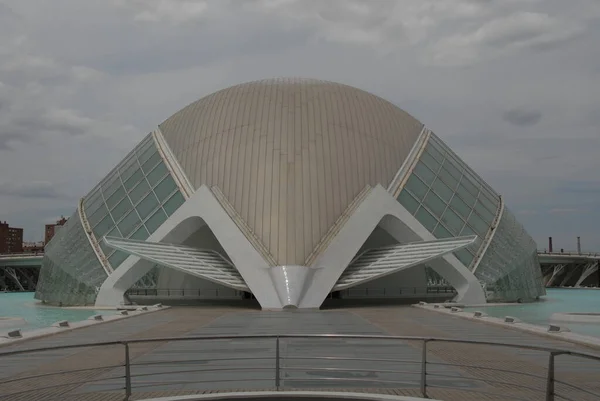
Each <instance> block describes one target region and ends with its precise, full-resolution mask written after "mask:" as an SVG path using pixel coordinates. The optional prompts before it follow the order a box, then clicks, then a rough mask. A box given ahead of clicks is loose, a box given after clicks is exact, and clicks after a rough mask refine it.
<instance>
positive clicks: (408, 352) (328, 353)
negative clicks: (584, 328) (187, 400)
mask: <svg viewBox="0 0 600 401" xmlns="http://www.w3.org/2000/svg"><path fill="white" fill-rule="evenodd" d="M253 334H256V335H262V334H266V335H276V334H355V335H388V334H389V335H404V336H432V337H447V338H460V339H470V340H487V341H502V342H510V343H518V344H529V345H540V346H551V347H558V348H564V349H570V350H573V351H584V352H586V351H588V352H589V351H590V350H587V349H585V348H584V347H581V346H576V345H573V344H569V343H565V342H561V341H554V340H552V339H547V338H541V337H539V336H535V335H529V334H527V333H522V332H517V331H513V330H509V329H503V328H498V327H493V326H489V325H486V324H484V323H480V322H472V321H467V320H464V319H459V318H456V317H452V316H447V315H440V314H437V313H435V312H431V311H426V310H423V309H417V308H411V307H405V306H393V307H371V308H352V309H345V310H344V309H337V310H329V311H290V312H287V311H286V312H261V311H256V310H243V309H239V308H233V307H221V308H219V307H187V308H184V307H181V308H171V309H167V310H163V311H159V312H155V313H151V314H146V315H140V316H136V317H131V318H129V319H125V320H121V321H117V322H112V323H106V324H102V325H98V326H94V327H90V328H89V329H88V328H85V329H80V330H76V331H73V332H67V333H62V334H57V335H54V336H52V337H47V338H43V339H38V340H32V341H29V342H27V343H23V344H19V345H14V346H10V347H3V348H0V401H3V400H15V401H19V400H32V399H33V400H53V399H60V400H61V401H70V400H121V399H123V396H124V391H123V388H124V378H123V377H124V374H125V371H124V368H123V367H122V366H121V365H122V364H123V363H124V346H123V345H113V346H105V347H101V348H99V347H97V348H83V349H81V348H77V349H66V350H54V351H49V352H43V353H36V354H24V355H14V356H6V357H3V356H1V353H3V352H8V351H12V350H17V349H29V348H38V347H47V346H56V345H65V344H74V343H77V344H82V343H87V342H100V341H119V340H134V339H142V338H160V337H177V336H216V337H218V336H227V335H253ZM421 347H422V344H421V343H420V342H415V341H393V342H391V341H389V340H363V339H360V340H359V339H316V338H309V339H306V338H305V339H288V338H282V339H280V340H279V351H280V365H281V366H280V372H281V373H280V386H281V388H285V389H304V390H306V389H318V388H323V387H327V388H328V389H332V390H345V391H372V392H380V393H386V394H399V395H412V396H419V395H420V391H419V378H420V368H421V365H420V358H421V354H422V348H421ZM276 348H277V347H276V339H274V338H272V339H254V340H249V339H236V340H224V339H221V340H217V341H180V342H164V341H163V342H153V343H139V344H131V345H130V357H131V363H132V367H131V373H132V376H133V378H132V386H133V392H134V394H133V396H132V398H131V399H143V398H147V397H158V396H167V395H175V394H201V393H206V392H219V391H226V390H235V389H244V390H265V389H273V388H274V386H275V382H274V376H275V355H276ZM427 349H428V354H427V358H428V365H427V369H428V373H429V375H428V376H427V379H428V380H427V381H428V389H427V391H428V395H429V396H430V397H432V398H438V399H442V400H449V401H450V400H459V399H460V400H506V399H524V400H537V399H539V400H542V399H544V396H543V390H544V389H545V386H546V382H545V379H543V378H544V377H545V375H546V365H547V361H548V355H547V354H544V353H540V352H534V351H522V350H521V351H516V350H514V349H506V348H497V347H491V346H472V345H464V344H451V343H436V342H433V343H429V344H428V347H427ZM308 358H311V359H308ZM314 358H321V359H314ZM455 365H462V367H458V366H455ZM465 365H471V366H472V367H464V366H465ZM490 368H494V369H501V370H503V371H500V372H498V371H492V370H490ZM81 369H89V370H84V371H81ZM65 370H78V372H72V373H64V374H61V375H51V376H50V375H48V374H50V373H55V372H58V371H65ZM556 371H557V379H559V380H564V381H568V382H571V383H576V384H577V385H578V386H581V387H584V388H585V389H587V390H589V391H595V392H598V393H600V384H599V383H598V379H597V378H598V377H600V362H594V363H592V362H589V361H582V360H579V359H575V358H573V357H571V356H559V357H557V369H556ZM515 372H516V373H515ZM33 375H36V376H37V377H35V378H33V379H31V378H29V379H25V380H18V379H19V378H23V377H26V376H33ZM530 375H533V376H539V377H540V378H537V377H533V376H530ZM499 382H507V383H510V385H507V384H503V383H499ZM518 386H524V387H528V388H524V387H518ZM45 387H49V388H46V389H43V388H45ZM529 388H531V389H529ZM556 390H557V393H558V394H561V395H565V396H566V397H567V398H566V399H573V400H576V401H580V400H581V401H586V400H595V399H599V397H593V396H591V395H589V394H586V393H583V392H581V391H579V392H578V391H575V390H573V389H568V388H565V386H564V385H560V384H557V385H556ZM16 393H19V394H16ZM11 394H13V395H11Z"/></svg>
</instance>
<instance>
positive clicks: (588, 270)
mask: <svg viewBox="0 0 600 401" xmlns="http://www.w3.org/2000/svg"><path fill="white" fill-rule="evenodd" d="M599 264H600V261H596V262H590V263H588V264H587V265H586V266H585V268H584V270H583V273H581V277H579V280H577V283H575V287H579V286H580V285H581V283H583V282H584V281H585V279H586V278H588V277H589V276H590V275H592V274H593V273H595V272H597V271H598V265H599Z"/></svg>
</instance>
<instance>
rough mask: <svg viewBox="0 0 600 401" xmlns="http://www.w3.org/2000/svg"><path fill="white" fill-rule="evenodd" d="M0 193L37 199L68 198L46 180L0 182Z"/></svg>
mask: <svg viewBox="0 0 600 401" xmlns="http://www.w3.org/2000/svg"><path fill="white" fill-rule="evenodd" d="M0 195H4V196H14V197H19V198H39V199H64V198H69V197H68V196H66V195H65V194H64V193H62V192H61V191H59V190H58V189H57V187H56V186H55V185H53V184H52V183H51V182H47V181H40V182H25V183H10V182H9V183H4V184H0Z"/></svg>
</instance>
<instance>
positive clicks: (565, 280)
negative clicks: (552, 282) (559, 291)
mask: <svg viewBox="0 0 600 401" xmlns="http://www.w3.org/2000/svg"><path fill="white" fill-rule="evenodd" d="M577 271H579V269H578V268H576V267H574V268H573V269H570V270H569V271H568V272H567V274H565V278H563V279H562V281H561V282H560V285H559V287H564V286H565V285H567V283H568V282H569V280H571V278H572V277H573V276H574V275H575V273H576V272H577Z"/></svg>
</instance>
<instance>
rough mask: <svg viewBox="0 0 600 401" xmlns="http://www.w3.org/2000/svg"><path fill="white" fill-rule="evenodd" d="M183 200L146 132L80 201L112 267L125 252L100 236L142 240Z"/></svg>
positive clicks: (123, 257)
mask: <svg viewBox="0 0 600 401" xmlns="http://www.w3.org/2000/svg"><path fill="white" fill-rule="evenodd" d="M184 201H185V199H184V197H183V195H182V194H181V192H180V191H179V189H178V187H177V184H176V183H175V180H173V177H171V174H169V170H168V169H167V166H166V165H165V163H164V161H163V160H162V157H161V156H160V154H159V153H158V150H157V149H156V145H155V143H154V139H153V138H152V135H148V136H147V137H146V138H145V139H144V140H143V141H142V142H141V143H140V144H139V145H138V146H137V147H136V148H135V149H134V150H133V151H132V152H131V153H130V154H129V155H128V156H127V157H126V158H125V160H123V161H122V162H121V163H120V164H119V165H118V166H117V167H116V168H115V169H114V170H113V171H112V172H111V173H110V174H109V175H108V176H107V177H106V178H105V179H104V180H102V182H100V184H98V185H97V186H96V188H94V189H93V190H92V191H91V192H90V194H89V195H88V196H86V197H85V199H84V201H83V205H84V212H85V214H86V216H87V219H88V221H89V223H90V227H91V228H92V231H93V233H94V237H95V239H96V241H98V242H99V245H100V248H102V251H103V252H104V255H105V256H106V257H107V259H108V262H109V263H110V265H111V267H112V268H113V270H114V269H116V268H118V267H119V265H120V264H121V263H122V262H123V261H124V260H125V259H127V256H128V255H127V254H126V253H124V252H121V251H115V250H113V249H112V248H110V247H108V246H106V245H104V243H103V242H102V238H103V237H104V236H111V237H120V238H130V239H136V240H146V239H148V237H149V236H150V235H151V234H152V233H154V231H156V229H157V228H158V227H160V226H161V224H162V223H164V222H165V220H166V219H167V218H168V217H169V216H170V215H172V214H173V213H174V212H175V211H176V210H177V209H178V208H179V206H181V205H182V204H183V202H184Z"/></svg>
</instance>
